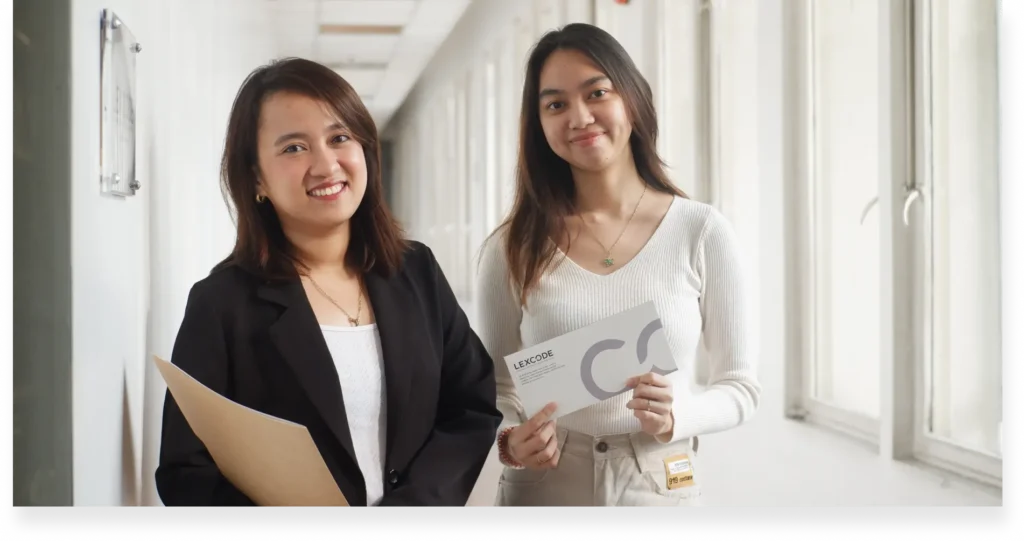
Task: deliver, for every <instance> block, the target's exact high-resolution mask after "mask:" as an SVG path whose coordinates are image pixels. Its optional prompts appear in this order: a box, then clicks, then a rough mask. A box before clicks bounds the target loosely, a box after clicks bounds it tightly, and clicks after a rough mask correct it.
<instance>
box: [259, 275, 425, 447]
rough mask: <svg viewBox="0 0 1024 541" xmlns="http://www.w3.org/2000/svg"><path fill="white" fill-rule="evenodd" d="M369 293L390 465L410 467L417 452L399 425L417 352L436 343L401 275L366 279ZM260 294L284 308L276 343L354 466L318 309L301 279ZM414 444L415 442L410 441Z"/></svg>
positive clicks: (276, 326) (267, 288)
mask: <svg viewBox="0 0 1024 541" xmlns="http://www.w3.org/2000/svg"><path fill="white" fill-rule="evenodd" d="M366 288H367V295H368V296H369V300H370V304H371V305H372V306H373V311H374V316H375V318H376V320H377V330H378V332H379V333H380V342H381V349H382V352H381V354H382V356H383V358H384V386H385V389H386V394H387V433H386V434H387V439H386V449H387V451H386V461H387V463H388V464H394V465H400V464H405V463H407V462H408V461H410V460H411V459H412V457H413V456H414V454H415V452H416V449H414V448H409V447H410V446H409V445H403V440H402V438H403V434H404V433H406V432H408V431H407V430H401V427H400V424H399V423H400V422H401V421H402V420H403V419H406V418H407V417H408V416H407V412H406V411H405V410H406V403H407V402H408V398H409V396H410V393H411V392H412V382H413V378H414V377H415V372H416V368H417V366H418V364H417V362H416V361H417V359H418V358H419V357H420V356H421V354H418V353H417V351H418V350H420V349H422V348H425V347H428V346H429V345H430V344H431V343H432V342H433V341H432V340H430V337H429V334H428V323H427V322H426V321H425V319H424V318H423V314H424V312H423V309H422V307H420V306H418V305H417V303H416V299H418V298H419V296H418V295H417V294H416V292H414V291H412V289H411V286H410V285H409V283H408V281H407V280H403V279H402V276H401V274H399V275H397V276H395V277H392V278H384V277H381V276H377V275H374V274H370V275H367V277H366ZM257 294H258V296H259V297H260V298H261V299H263V300H265V301H268V302H271V303H274V304H277V305H279V306H281V307H282V308H283V310H282V311H281V313H280V316H279V317H278V319H277V321H275V322H274V323H273V324H272V325H271V326H270V329H269V332H270V338H271V341H272V342H273V343H274V345H275V346H276V347H277V349H278V350H279V352H280V353H281V355H282V357H284V359H285V361H287V363H288V364H289V365H290V366H291V368H292V370H293V371H294V372H295V375H296V376H297V378H298V380H299V382H300V384H301V385H302V386H303V388H304V389H305V391H306V393H307V394H308V396H309V398H310V401H311V402H312V403H313V405H314V406H315V407H316V409H317V411H318V412H319V413H320V416H321V417H322V418H323V420H324V422H326V423H327V426H329V427H330V429H331V431H332V432H333V433H334V435H335V437H337V438H338V441H339V442H340V443H341V445H342V447H343V448H344V449H345V451H346V452H347V453H348V454H349V456H350V457H351V458H352V460H353V464H354V463H355V452H354V451H353V446H352V437H351V433H350V432H349V426H348V419H347V417H346V415H345V402H344V400H343V398H342V391H341V383H340V381H339V379H338V374H337V369H336V368H335V364H334V360H333V359H332V358H331V353H330V351H329V350H328V349H327V343H326V341H325V340H324V336H323V333H322V331H321V330H320V326H319V324H318V323H317V320H316V316H315V315H314V313H313V309H312V307H311V306H310V304H309V300H308V299H307V298H306V293H305V290H304V289H303V288H302V284H301V283H300V282H299V280H297V279H296V280H290V281H281V282H270V283H265V284H263V285H261V286H259V288H258V291H257ZM410 443H412V442H410Z"/></svg>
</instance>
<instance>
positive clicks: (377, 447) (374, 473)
mask: <svg viewBox="0 0 1024 541" xmlns="http://www.w3.org/2000/svg"><path fill="white" fill-rule="evenodd" d="M320 329H321V330H322V331H323V333H324V339H325V340H326V341H327V349H329V350H330V352H331V357H332V358H333V359H334V365H335V367H337V369H338V379H339V380H340V381H341V392H342V395H343V396H344V400H345V416H346V417H347V418H348V428H349V432H350V433H351V434H352V446H353V448H354V449H355V453H356V462H357V463H358V464H359V470H360V471H362V473H363V479H364V480H365V481H366V502H367V505H376V504H377V503H378V502H380V499H381V497H382V496H383V495H384V449H385V427H386V426H387V423H386V419H387V406H386V404H387V397H386V393H387V389H386V387H385V386H384V358H383V356H382V355H381V346H380V333H378V332H377V326H376V325H364V326H361V327H331V326H327V325H321V326H320Z"/></svg>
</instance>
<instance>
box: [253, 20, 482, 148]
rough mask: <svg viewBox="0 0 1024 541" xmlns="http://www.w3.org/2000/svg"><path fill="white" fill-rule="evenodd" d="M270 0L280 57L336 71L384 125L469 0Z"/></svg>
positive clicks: (378, 124)
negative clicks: (311, 62) (311, 63)
mask: <svg viewBox="0 0 1024 541" xmlns="http://www.w3.org/2000/svg"><path fill="white" fill-rule="evenodd" d="M268 2H269V3H270V4H271V12H272V17H273V21H274V22H275V28H276V32H275V36H274V38H275V39H276V40H277V44H278V49H277V55H278V56H299V57H303V58H308V59H310V60H314V61H317V62H320V63H321V64H325V65H327V66H329V67H331V68H332V69H334V70H335V71H337V72H338V73H339V74H340V75H341V76H342V77H344V78H345V80H347V81H348V82H349V83H350V84H351V85H352V86H353V87H354V88H355V89H356V91H357V92H359V95H360V96H361V97H362V98H363V101H364V103H365V104H366V107H367V108H368V109H369V110H370V113H371V114H372V115H373V117H374V120H376V122H377V127H378V129H380V130H383V129H384V126H385V125H386V124H387V122H388V120H390V118H391V115H393V114H394V112H395V111H396V110H397V109H398V107H399V106H400V105H401V104H402V101H403V100H405V97H406V95H407V94H408V93H409V91H410V90H411V89H412V87H413V85H414V84H415V82H416V80H417V79H418V78H419V76H420V73H422V72H423V70H424V68H426V67H427V64H428V63H429V62H430V59H431V58H432V57H433V56H434V53H435V52H437V49H438V48H439V47H440V46H441V44H442V43H443V42H444V40H445V38H447V37H448V34H449V33H450V32H451V30H452V28H453V27H454V26H455V23H456V22H458V20H459V17H461V16H462V14H463V12H464V11H465V10H466V8H467V7H468V6H469V4H470V2H471V0H268Z"/></svg>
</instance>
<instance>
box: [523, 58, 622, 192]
mask: <svg viewBox="0 0 1024 541" xmlns="http://www.w3.org/2000/svg"><path fill="white" fill-rule="evenodd" d="M539 99H540V123H541V127H542V128H543V129H544V137H545V138H546V139H547V142H548V145H549V146H550V147H551V150H552V151H554V153H555V154H557V155H558V156H559V157H560V158H562V159H563V160H565V161H566V162H568V163H569V165H570V166H572V167H573V168H574V169H579V170H583V171H588V172H596V171H601V170H603V169H606V168H608V167H609V166H611V165H613V164H615V163H617V162H619V161H621V160H623V159H632V158H631V157H630V154H629V137H630V135H631V134H632V126H631V123H630V120H629V116H628V114H627V112H626V105H625V103H624V102H623V100H622V96H621V95H620V94H619V93H618V92H617V91H616V89H615V88H614V87H613V86H612V82H611V80H610V79H609V78H608V75H607V74H606V73H603V72H602V71H601V70H600V69H598V67H597V66H596V65H595V64H594V62H592V61H591V60H590V59H589V58H588V57H587V56H586V55H584V54H583V53H581V52H579V51H576V50H571V49H570V50H566V49H560V50H556V51H554V52H553V53H551V55H550V56H549V57H548V58H547V61H546V62H544V67H543V68H542V69H541V72H540V94H539Z"/></svg>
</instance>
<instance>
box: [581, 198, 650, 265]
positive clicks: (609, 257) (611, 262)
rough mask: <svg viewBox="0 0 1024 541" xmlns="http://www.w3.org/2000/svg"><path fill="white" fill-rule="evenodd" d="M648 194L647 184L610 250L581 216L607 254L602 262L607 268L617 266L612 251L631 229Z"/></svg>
mask: <svg viewBox="0 0 1024 541" xmlns="http://www.w3.org/2000/svg"><path fill="white" fill-rule="evenodd" d="M646 193H647V183H644V191H643V192H641V193H640V199H637V200H636V206H635V207H633V214H630V215H629V219H628V220H626V225H623V226H622V231H619V236H618V237H615V242H613V243H612V245H611V247H609V248H605V247H604V243H603V242H601V239H599V238H597V235H595V234H594V230H593V229H591V228H590V224H588V223H587V221H586V220H584V219H583V217H582V216H580V221H581V222H583V225H584V226H585V227H586V228H587V232H588V233H590V236H591V237H594V240H596V241H597V244H599V245H600V246H601V249H602V250H604V252H605V256H604V260H603V261H601V263H602V264H603V265H604V266H605V267H611V266H612V265H614V264H615V259H613V258H612V250H614V249H615V245H616V244H618V243H619V240H620V239H622V235H623V234H624V233H625V232H626V229H627V228H629V224H630V223H631V222H632V221H633V217H634V216H636V211H637V209H639V208H640V202H641V201H643V200H644V195H645V194H646Z"/></svg>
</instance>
